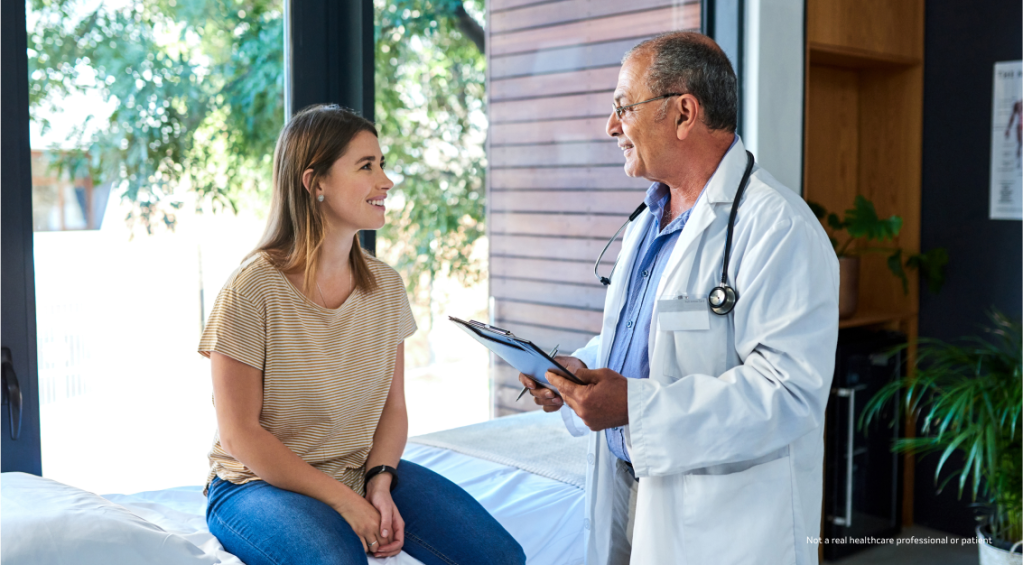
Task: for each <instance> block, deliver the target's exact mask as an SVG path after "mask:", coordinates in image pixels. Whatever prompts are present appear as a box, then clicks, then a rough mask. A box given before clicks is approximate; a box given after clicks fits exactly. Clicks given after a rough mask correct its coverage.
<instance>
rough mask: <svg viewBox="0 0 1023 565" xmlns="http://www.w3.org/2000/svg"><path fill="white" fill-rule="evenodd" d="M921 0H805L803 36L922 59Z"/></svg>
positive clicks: (818, 41)
mask: <svg viewBox="0 0 1023 565" xmlns="http://www.w3.org/2000/svg"><path fill="white" fill-rule="evenodd" d="M923 14H924V2H923V0H895V1H893V0H809V1H808V2H807V6H806V38H807V41H808V42H809V44H810V46H811V48H812V47H814V46H815V45H820V46H829V47H833V48H839V50H848V51H849V52H852V53H855V52H863V53H874V54H884V55H892V56H895V57H898V58H903V59H906V60H915V61H917V62H919V61H921V60H922V59H923V45H924V42H923V37H924V17H923Z"/></svg>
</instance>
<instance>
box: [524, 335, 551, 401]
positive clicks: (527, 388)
mask: <svg viewBox="0 0 1023 565" xmlns="http://www.w3.org/2000/svg"><path fill="white" fill-rule="evenodd" d="M559 347H561V344H560V343H559V344H557V345H555V346H554V349H552V350H551V352H550V353H549V354H548V355H547V356H548V357H550V358H551V359H554V356H555V355H557V354H558V348H559ZM527 390H529V387H528V386H524V387H522V392H520V393H519V395H518V396H516V397H515V402H518V401H519V399H520V398H522V395H523V394H526V391H527Z"/></svg>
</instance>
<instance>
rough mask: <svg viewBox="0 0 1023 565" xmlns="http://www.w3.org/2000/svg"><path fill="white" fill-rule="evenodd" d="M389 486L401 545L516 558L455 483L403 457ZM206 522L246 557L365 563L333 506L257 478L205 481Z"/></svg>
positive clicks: (431, 559)
mask: <svg viewBox="0 0 1023 565" xmlns="http://www.w3.org/2000/svg"><path fill="white" fill-rule="evenodd" d="M398 474H399V476H400V477H401V480H399V481H398V488H396V489H394V491H392V492H391V496H392V498H393V499H394V504H395V505H396V506H397V507H398V512H400V513H401V517H402V519H404V520H405V545H404V547H403V548H402V549H403V550H404V551H406V552H407V553H408V554H409V555H411V556H412V557H415V558H416V559H418V560H420V561H422V562H423V563H425V564H426V565H522V564H523V563H525V562H526V555H525V553H524V552H523V551H522V546H520V545H519V543H518V542H516V541H515V539H514V538H513V537H511V535H510V534H509V533H508V532H507V531H505V529H504V528H503V527H502V526H501V524H499V523H498V522H497V520H495V519H494V517H493V516H491V515H490V514H489V513H488V512H487V511H486V509H484V508H483V506H481V505H480V503H479V502H477V501H476V499H474V498H473V497H471V496H469V493H467V492H465V491H464V490H462V489H461V487H459V486H458V485H456V484H455V483H453V482H451V481H449V480H447V479H445V478H444V477H442V476H440V475H438V474H437V473H434V472H433V471H431V470H429V469H427V468H425V467H421V466H419V465H416V464H415V463H412V462H409V461H401V462H400V463H399V464H398ZM206 523H207V524H208V525H209V527H210V532H211V533H213V535H215V536H217V539H219V540H220V543H221V544H223V546H224V548H225V549H226V550H227V551H230V552H231V553H233V554H235V555H236V556H238V558H239V559H241V560H242V561H244V562H245V563H246V565H264V564H265V565H285V564H291V563H295V564H298V563H301V564H303V565H355V564H358V565H366V564H367V563H368V559H367V555H366V552H365V551H364V550H363V549H362V543H361V542H360V541H359V537H358V536H357V535H356V534H355V532H354V531H353V530H352V528H351V526H349V525H348V522H345V519H344V518H342V517H341V515H340V514H338V513H337V511H335V510H334V509H333V508H331V507H330V506H328V505H326V504H324V503H323V502H320V501H319V500H316V499H314V498H310V497H308V496H305V495H302V494H298V493H295V492H291V491H287V490H283V489H279V488H277V487H275V486H272V485H270V484H268V483H267V482H265V481H253V482H251V483H246V484H244V485H236V484H233V483H230V482H227V481H224V480H221V479H220V478H214V479H213V482H212V483H211V484H210V490H209V499H208V501H207V506H206Z"/></svg>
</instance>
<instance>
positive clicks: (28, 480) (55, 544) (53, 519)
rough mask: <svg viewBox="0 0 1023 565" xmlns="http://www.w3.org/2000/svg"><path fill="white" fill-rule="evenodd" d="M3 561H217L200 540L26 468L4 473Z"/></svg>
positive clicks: (0, 479)
mask: <svg viewBox="0 0 1023 565" xmlns="http://www.w3.org/2000/svg"><path fill="white" fill-rule="evenodd" d="M0 561H2V562H3V565H51V564H52V565H70V564H75V565H111V564H114V563H116V564H118V565H133V564H139V565H185V564H189V565H194V564H206V563H209V564H211V565H213V564H215V563H217V559H216V558H215V557H213V556H210V555H206V554H204V552H203V551H202V550H201V549H200V548H198V547H196V546H195V544H193V543H191V542H189V541H188V540H186V539H184V538H182V537H181V536H178V535H175V534H172V533H168V532H166V531H164V530H163V529H162V528H160V527H159V526H157V525H155V524H153V523H151V522H147V521H146V520H143V519H142V518H140V517H138V516H136V515H135V514H132V513H131V512H129V511H128V510H127V509H126V508H124V507H123V506H119V505H117V504H114V503H113V502H110V501H109V500H106V499H105V498H103V497H101V496H98V495H96V494H93V493H91V492H86V491H84V490H81V489H77V488H74V487H71V486H68V485H65V484H61V483H58V482H56V481H52V480H50V479H44V478H42V477H37V476H35V475H29V474H25V473H2V474H0Z"/></svg>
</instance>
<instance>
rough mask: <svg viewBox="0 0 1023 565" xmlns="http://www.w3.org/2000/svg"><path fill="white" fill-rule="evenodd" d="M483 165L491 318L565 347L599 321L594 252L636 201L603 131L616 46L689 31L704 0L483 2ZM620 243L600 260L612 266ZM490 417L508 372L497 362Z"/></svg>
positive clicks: (638, 196) (512, 384)
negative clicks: (486, 130)
mask: <svg viewBox="0 0 1023 565" xmlns="http://www.w3.org/2000/svg"><path fill="white" fill-rule="evenodd" d="M487 14H488V23H487V69H488V82H487V93H488V118H489V120H490V138H489V153H488V155H489V159H490V170H489V171H488V174H487V210H488V222H487V225H488V231H489V236H490V295H491V297H492V302H491V304H492V312H491V317H492V318H493V320H492V321H493V323H494V324H496V325H498V326H500V327H504V328H508V329H510V330H512V331H515V332H516V333H519V334H521V335H523V336H527V337H529V338H530V339H532V340H533V341H534V342H536V343H537V344H538V345H540V346H541V347H545V348H552V347H554V346H555V345H560V347H561V351H562V352H569V353H570V352H572V351H573V350H575V349H576V348H578V347H581V346H582V345H585V344H586V342H587V341H588V340H589V339H590V338H591V337H592V336H593V335H595V334H596V333H598V332H599V331H600V325H601V317H602V310H603V306H604V295H605V291H604V288H603V287H602V286H601V285H600V283H598V282H597V280H596V279H595V278H594V277H593V261H594V260H595V259H596V258H597V255H598V254H599V253H600V250H601V248H603V246H604V244H605V243H606V241H607V238H609V237H611V235H612V234H613V233H614V232H615V230H617V229H618V227H619V226H620V225H621V224H622V222H624V221H625V219H626V217H627V216H628V215H629V213H630V212H632V210H633V209H635V207H636V206H637V205H639V203H640V202H641V201H642V200H643V195H644V193H645V191H646V188H647V186H648V185H649V182H648V181H646V180H644V179H630V178H628V177H627V176H625V173H624V172H623V171H622V164H623V162H624V159H623V157H622V154H621V151H620V150H619V149H618V147H617V143H616V142H615V141H614V140H613V139H611V138H610V137H608V136H607V134H606V133H605V131H604V128H605V125H606V123H607V118H608V115H610V104H611V101H612V98H613V92H614V88H615V84H616V83H617V81H618V69H619V66H620V62H621V58H622V55H624V54H625V52H626V51H627V50H628V49H629V48H631V47H632V46H633V45H635V44H636V43H639V42H640V41H642V40H644V39H647V38H649V37H652V36H654V35H656V34H659V33H663V32H666V31H672V30H681V29H693V30H695V29H698V28H699V25H700V3H699V0H633V1H632V2H620V1H612V0H557V1H547V2H536V0H490V2H489V5H488V9H487ZM619 249H620V243H619V242H615V243H614V244H613V245H612V246H611V248H610V249H608V252H607V255H606V256H605V257H604V262H603V265H602V271H601V273H602V274H605V275H606V273H607V271H609V270H610V269H611V265H612V264H613V263H614V259H615V257H616V256H617V254H618V251H619ZM492 366H493V369H492V379H493V391H494V395H493V397H494V414H495V415H496V416H504V415H507V414H513V413H517V412H521V411H524V410H531V409H534V408H536V406H535V405H534V404H533V403H532V402H530V401H529V400H528V399H523V400H521V401H519V402H518V403H515V402H514V399H515V396H516V395H517V394H518V392H519V390H520V388H521V387H520V386H519V385H518V380H517V378H516V377H517V372H516V371H515V370H514V369H512V368H511V367H509V366H507V365H504V364H503V363H502V362H501V361H500V360H499V359H496V358H495V359H494V360H493V363H492Z"/></svg>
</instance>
